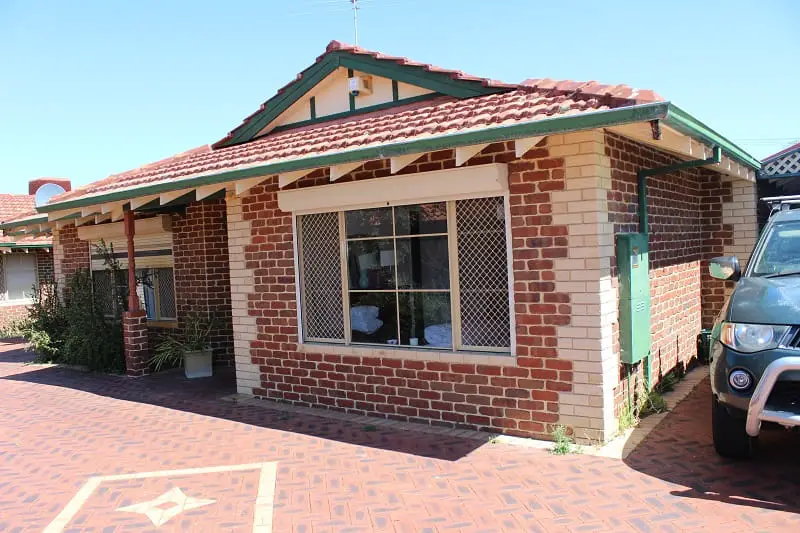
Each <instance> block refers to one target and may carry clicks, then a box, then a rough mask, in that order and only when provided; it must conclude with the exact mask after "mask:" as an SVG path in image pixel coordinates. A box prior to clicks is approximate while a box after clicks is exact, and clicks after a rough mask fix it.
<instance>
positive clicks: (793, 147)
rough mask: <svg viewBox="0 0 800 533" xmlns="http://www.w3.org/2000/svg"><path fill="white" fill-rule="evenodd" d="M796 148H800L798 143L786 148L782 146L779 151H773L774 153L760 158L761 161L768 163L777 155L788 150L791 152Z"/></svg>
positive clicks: (786, 152)
mask: <svg viewBox="0 0 800 533" xmlns="http://www.w3.org/2000/svg"><path fill="white" fill-rule="evenodd" d="M797 149H800V143H797V144H793V145H791V146H789V147H788V148H784V149H783V150H781V151H779V152H775V153H774V154H772V155H770V156H767V157H765V158H764V159H762V160H761V162H762V163H765V164H766V163H769V162H770V161H772V160H773V159H777V158H778V157H780V156H782V155H784V154H788V153H789V152H793V151H795V150H797Z"/></svg>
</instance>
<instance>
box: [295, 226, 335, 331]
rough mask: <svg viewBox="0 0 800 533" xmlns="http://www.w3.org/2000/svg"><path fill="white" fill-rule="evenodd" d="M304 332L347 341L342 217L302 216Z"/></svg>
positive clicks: (300, 229) (300, 227) (300, 228)
mask: <svg viewBox="0 0 800 533" xmlns="http://www.w3.org/2000/svg"><path fill="white" fill-rule="evenodd" d="M298 229H299V236H300V243H301V244H300V247H301V249H302V250H303V254H302V257H301V267H300V268H301V275H302V285H303V292H302V302H303V315H302V316H303V331H304V332H305V335H306V339H309V340H318V341H324V340H340V341H341V340H344V338H345V337H344V330H345V327H344V317H343V315H342V267H341V260H340V257H339V256H340V251H339V248H340V242H339V216H338V215H337V213H320V214H316V215H305V216H302V217H300V223H299V226H298Z"/></svg>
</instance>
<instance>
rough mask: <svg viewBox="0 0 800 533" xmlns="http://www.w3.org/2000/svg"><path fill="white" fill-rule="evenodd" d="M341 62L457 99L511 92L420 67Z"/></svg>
mask: <svg viewBox="0 0 800 533" xmlns="http://www.w3.org/2000/svg"><path fill="white" fill-rule="evenodd" d="M339 61H340V64H341V65H342V66H343V67H348V68H351V69H353V70H357V71H359V72H366V73H367V74H372V75H374V76H382V77H384V78H389V79H392V80H397V81H402V82H404V83H408V84H411V85H417V86H419V87H422V88H425V89H429V90H431V91H436V92H440V93H443V94H446V95H449V96H455V97H456V98H469V97H472V96H482V95H486V94H492V93H496V92H500V91H507V90H508V89H501V88H496V87H485V86H483V85H481V83H480V82H477V81H465V80H454V79H453V78H451V77H450V76H449V75H447V74H442V73H438V72H430V71H428V70H425V69H424V68H423V67H420V66H414V65H398V64H396V63H387V62H385V61H383V60H380V59H375V58H373V57H369V56H354V55H344V56H342V57H341V58H340V60H339Z"/></svg>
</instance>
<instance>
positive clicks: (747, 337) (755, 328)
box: [719, 322, 789, 353]
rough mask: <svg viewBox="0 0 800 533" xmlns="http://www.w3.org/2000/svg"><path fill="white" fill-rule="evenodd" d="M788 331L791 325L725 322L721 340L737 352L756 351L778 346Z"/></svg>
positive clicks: (720, 336)
mask: <svg viewBox="0 0 800 533" xmlns="http://www.w3.org/2000/svg"><path fill="white" fill-rule="evenodd" d="M788 331H789V326H768V325H764V324H734V323H732V322H725V323H724V324H722V330H721V331H720V335H719V341H720V342H721V343H722V344H724V345H725V346H727V347H728V348H732V349H734V350H736V351H737V352H743V353H754V352H760V351H763V350H771V349H772V348H777V347H778V344H780V341H781V339H782V338H783V336H784V335H786V333H787V332H788Z"/></svg>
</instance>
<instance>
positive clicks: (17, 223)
mask: <svg viewBox="0 0 800 533" xmlns="http://www.w3.org/2000/svg"><path fill="white" fill-rule="evenodd" d="M42 207H44V206H38V207H37V208H36V210H37V211H39V210H40V209H41V208H42ZM46 223H47V215H44V216H35V217H28V218H20V219H18V220H11V221H8V222H3V223H2V224H0V230H4V231H7V230H12V229H14V228H20V227H22V226H30V225H32V224H46Z"/></svg>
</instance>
